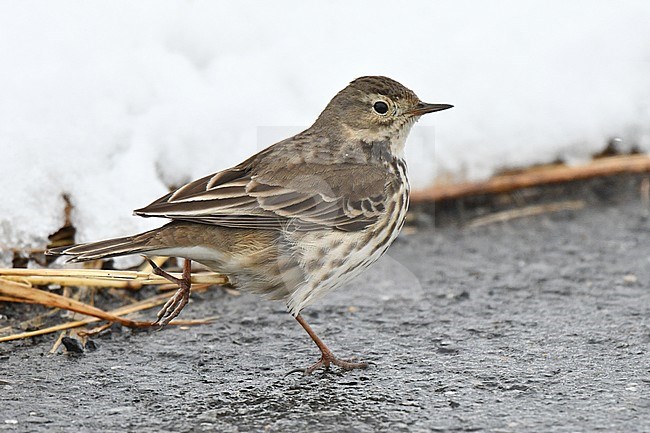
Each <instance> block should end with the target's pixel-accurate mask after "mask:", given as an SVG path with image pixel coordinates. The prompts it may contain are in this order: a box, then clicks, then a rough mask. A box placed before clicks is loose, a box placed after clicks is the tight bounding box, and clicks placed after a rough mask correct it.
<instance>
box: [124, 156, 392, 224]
mask: <svg viewBox="0 0 650 433" xmlns="http://www.w3.org/2000/svg"><path fill="white" fill-rule="evenodd" d="M386 186H387V174H386V172H385V170H384V169H383V168H382V167H379V166H370V165H364V164H336V165H332V164H306V163H304V164H301V165H294V166H291V167H287V166H280V167H278V166H277V165H272V164H266V165H265V164H260V163H259V161H257V164H254V163H253V161H251V160H249V161H246V162H244V163H242V164H240V165H239V166H236V167H233V168H231V169H228V170H224V171H221V172H219V173H216V174H214V175H211V176H207V177H204V178H202V179H198V180H196V181H194V182H191V183H188V184H186V185H184V186H182V187H181V188H179V189H177V190H176V191H173V192H171V193H169V194H167V195H165V196H163V197H161V198H160V199H158V200H156V201H154V202H153V203H151V204H150V205H149V206H146V207H144V208H142V209H138V210H136V211H135V213H136V214H137V215H140V216H144V217H164V218H170V219H175V220H185V221H193V222H197V223H205V224H215V225H220V226H225V227H236V228H251V229H264V230H276V229H281V228H283V227H288V226H291V227H292V228H295V229H297V230H318V229H323V228H330V229H336V230H342V231H357V230H363V229H365V228H366V227H368V226H370V225H372V224H373V223H374V222H376V221H377V218H378V217H379V216H380V215H381V214H382V213H383V212H385V208H384V204H383V203H384V196H385V189H386Z"/></svg>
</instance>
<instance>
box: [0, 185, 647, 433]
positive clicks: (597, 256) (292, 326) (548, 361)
mask: <svg viewBox="0 0 650 433" xmlns="http://www.w3.org/2000/svg"><path fill="white" fill-rule="evenodd" d="M634 197H635V195H634V194H630V195H629V196H626V198H625V199H617V200H614V201H612V200H604V201H603V200H596V201H588V202H587V205H586V207H585V208H584V209H582V210H578V211H565V212H559V213H549V214H544V215H541V216H537V217H531V218H524V219H518V220H511V221H508V222H504V223H495V224H490V225H487V226H483V227H478V228H467V227H466V226H464V225H462V224H444V225H443V226H442V227H437V228H436V227H435V226H433V225H432V224H424V225H422V226H420V227H417V228H412V229H411V230H410V231H409V233H405V234H404V235H402V236H400V238H399V239H398V241H397V242H396V243H395V244H394V245H393V247H391V249H390V250H389V256H387V257H384V258H382V259H381V260H380V261H379V262H378V263H377V264H376V265H375V266H374V267H373V268H371V269H370V270H369V271H367V272H366V273H365V274H363V275H362V276H361V277H360V278H358V279H357V280H355V281H354V282H353V283H351V284H350V285H349V286H347V287H345V288H342V289H340V290H339V291H337V292H335V293H332V294H330V295H329V296H327V297H326V298H325V299H324V300H323V301H322V302H320V303H318V304H316V305H314V306H312V307H310V308H309V309H307V310H305V312H304V314H303V315H304V317H305V318H306V319H307V321H309V322H310V324H311V325H312V327H313V328H314V329H315V331H316V332H317V333H318V334H319V335H320V336H321V337H322V338H323V339H324V340H325V342H326V343H328V344H329V346H330V347H331V349H332V350H333V351H334V352H335V353H336V354H337V355H338V356H340V357H343V358H347V357H356V358H357V359H363V360H367V361H370V362H371V363H372V364H371V366H370V367H369V368H368V369H367V370H356V371H351V372H345V373H341V372H339V371H337V370H336V369H333V371H331V372H328V373H316V374H314V375H312V376H307V377H306V376H302V375H301V374H291V375H288V376H287V375H286V373H287V372H289V371H290V370H292V369H294V368H298V367H306V366H308V365H309V364H310V363H312V362H314V361H316V359H317V356H318V352H317V350H316V347H315V346H314V345H313V343H312V342H311V341H310V340H309V337H308V336H307V335H306V334H305V333H304V331H303V330H302V329H301V328H300V327H299V325H298V324H297V323H296V322H295V321H294V320H293V319H292V318H291V316H289V315H288V314H287V313H286V312H285V309H284V307H283V305H282V304H280V303H272V302H266V301H262V300H260V299H259V298H257V297H256V296H254V295H248V294H243V295H241V296H234V295H232V294H231V293H228V292H226V291H224V290H222V289H219V288H216V289H212V290H210V291H208V292H205V293H196V294H194V295H193V300H192V302H191V303H190V304H189V305H188V306H187V307H186V309H185V310H184V311H183V314H182V317H183V318H201V317H206V316H216V317H217V319H216V320H215V322H214V323H212V324H209V325H203V326H197V327H188V328H178V327H176V328H172V327H169V328H167V329H164V330H162V331H159V332H142V331H131V330H128V329H123V328H119V327H115V328H113V329H112V330H111V331H110V332H107V333H105V334H104V335H102V336H100V337H96V338H95V339H94V341H95V343H96V344H97V346H98V348H97V350H94V351H89V350H87V351H85V352H84V353H82V354H71V353H64V351H60V352H59V353H57V354H54V355H48V354H47V352H48V350H49V349H50V347H51V346H52V341H53V338H54V337H53V336H46V337H39V338H35V339H32V340H26V341H20V342H15V343H10V344H2V345H0V431H10V432H14V431H15V432H53V431H56V432H59V431H61V432H68V431H69V432H73V431H74V432H125V431H137V432H204V431H207V432H212V431H214V432H247V431H260V432H288V431H301V432H348V431H350V432H378V431H386V432H400V431H404V432H430V431H441V432H482V431H485V432H594V431H605V432H648V431H650V354H649V348H650V320H649V318H650V218H649V216H648V210H649V209H648V208H647V205H646V204H645V203H643V202H642V201H640V200H638V199H635V198H634ZM451 219H453V218H451ZM9 311H10V310H9ZM143 314H146V315H148V316H153V315H154V314H155V313H154V312H153V311H148V312H146V313H143ZM148 316H147V318H148ZM141 318H144V316H141Z"/></svg>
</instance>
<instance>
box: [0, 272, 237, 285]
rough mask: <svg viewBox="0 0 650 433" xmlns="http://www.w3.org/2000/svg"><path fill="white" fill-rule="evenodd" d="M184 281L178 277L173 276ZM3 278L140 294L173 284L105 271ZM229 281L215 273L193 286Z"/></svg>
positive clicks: (4, 276)
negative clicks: (145, 289)
mask: <svg viewBox="0 0 650 433" xmlns="http://www.w3.org/2000/svg"><path fill="white" fill-rule="evenodd" d="M171 274H172V275H174V276H178V277H180V274H178V273H171ZM0 278H2V279H4V280H11V281H14V282H18V283H23V284H27V285H32V286H41V285H47V284H59V285H61V286H93V287H113V288H116V289H129V290H138V289H140V288H141V287H142V286H144V285H161V284H169V280H166V279H164V278H163V277H160V276H158V275H154V274H152V273H150V272H140V271H107V270H101V269H12V268H6V269H0ZM227 282H228V278H227V277H226V276H224V275H221V274H217V273H214V272H204V273H198V274H193V275H192V284H226V283H227Z"/></svg>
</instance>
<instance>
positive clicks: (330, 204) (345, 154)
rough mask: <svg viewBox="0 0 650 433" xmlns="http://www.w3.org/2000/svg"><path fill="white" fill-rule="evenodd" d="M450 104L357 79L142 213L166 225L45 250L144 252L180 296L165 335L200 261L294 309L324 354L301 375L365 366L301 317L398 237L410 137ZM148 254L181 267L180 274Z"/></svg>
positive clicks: (80, 257)
mask: <svg viewBox="0 0 650 433" xmlns="http://www.w3.org/2000/svg"><path fill="white" fill-rule="evenodd" d="M452 107H453V106H452V105H449V104H432V103H425V102H422V101H421V100H420V99H419V98H418V97H417V96H416V94H415V93H414V92H413V91H411V90H410V89H408V88H406V87H405V86H403V85H402V84H400V83H398V82H397V81H395V80H393V79H391V78H388V77H384V76H364V77H360V78H357V79H355V80H353V81H352V82H350V84H349V85H348V86H346V87H345V88H344V89H343V90H341V91H340V92H338V93H337V94H336V95H335V96H334V97H333V98H332V99H331V101H330V102H329V103H328V104H327V106H326V107H325V109H324V110H323V111H322V112H321V114H320V115H319V116H318V118H317V119H316V121H315V122H314V123H313V125H312V126H310V127H309V128H307V129H306V130H305V131H303V132H300V133H298V134H296V135H294V136H293V137H290V138H287V139H285V140H282V141H279V142H277V143H275V144H273V145H271V146H269V147H267V148H266V149H264V150H262V151H260V152H259V153H257V154H255V155H253V156H251V157H250V158H248V159H246V160H245V161H243V162H241V163H240V164H238V165H235V166H233V167H231V168H228V169H225V170H222V171H219V172H217V173H215V174H211V175H209V176H206V177H203V178H200V179H198V180H195V181H192V182H190V183H187V184H185V185H183V186H181V187H180V188H178V189H175V190H173V191H171V192H169V193H168V194H166V195H164V196H162V197H160V198H159V199H157V200H155V201H154V202H152V203H151V204H149V205H148V206H145V207H143V208H141V209H137V210H135V211H134V214H135V215H139V216H142V217H159V218H166V219H168V220H170V221H169V222H167V223H166V224H164V225H162V226H161V227H159V228H156V229H154V230H150V231H147V232H144V233H140V234H136V235H133V236H126V237H121V238H116V239H109V240H103V241H99V242H91V243H84V244H77V245H72V246H66V247H59V248H54V249H51V250H48V251H47V253H48V254H52V255H67V256H71V259H70V261H72V262H80V261H86V260H97V259H103V258H109V257H115V256H123V255H130V254H140V255H143V256H144V257H145V258H147V260H149V262H150V263H151V265H152V267H153V272H154V273H155V274H157V275H161V276H163V277H165V278H167V279H168V280H169V281H172V282H174V283H175V284H177V285H178V287H179V288H178V290H177V291H176V293H175V294H174V295H173V296H172V297H171V298H170V299H169V301H168V302H167V303H166V304H165V305H164V306H163V307H162V309H161V310H160V312H159V313H158V318H157V320H156V321H155V322H154V323H155V324H156V325H158V326H164V325H166V324H168V323H169V322H170V321H171V320H172V319H173V318H175V317H176V316H178V314H179V313H180V312H181V310H182V309H183V307H184V306H185V305H186V304H187V303H188V300H189V297H190V292H191V263H192V261H196V262H198V263H200V264H202V265H204V266H206V267H207V268H209V269H211V270H214V271H217V272H220V273H223V274H225V275H227V276H228V279H229V281H230V283H231V284H232V285H233V286H235V287H237V288H239V289H240V290H242V291H248V292H253V293H257V294H260V295H263V296H264V297H266V298H268V299H272V300H282V301H284V302H285V303H286V306H287V309H288V312H289V313H290V314H291V315H292V316H293V317H294V318H295V319H296V320H297V321H298V323H299V324H300V325H301V326H302V327H303V328H304V330H305V331H306V332H307V334H308V335H309V336H310V337H311V339H312V340H313V341H314V343H315V344H316V346H317V347H318V349H319V350H320V352H321V353H320V358H319V359H318V360H317V361H316V362H315V363H314V364H312V365H311V366H309V367H307V368H305V369H298V370H297V371H302V372H303V373H304V374H311V373H313V372H314V371H316V370H319V369H323V370H325V371H327V370H329V369H330V366H331V365H335V366H337V367H339V368H340V369H342V370H353V369H359V368H366V367H367V366H368V363H367V362H354V361H352V360H345V359H341V358H338V357H336V356H335V355H334V353H333V352H332V350H330V348H329V347H328V346H327V345H326V344H325V343H324V342H323V340H321V339H320V338H319V337H318V335H317V334H316V333H315V332H314V330H313V329H312V328H311V327H310V325H309V324H308V323H307V322H306V321H305V319H304V318H303V317H302V315H301V311H302V310H303V309H304V308H305V307H307V306H308V305H311V304H312V303H313V302H314V301H316V300H318V299H319V298H321V297H322V296H323V295H325V294H326V293H328V292H330V291H332V290H333V289H336V288H338V287H340V286H342V285H344V284H346V283H347V282H348V281H350V280H352V279H353V278H354V277H356V276H357V275H359V274H360V273H361V272H362V271H364V270H365V269H366V268H368V267H369V266H370V265H371V264H373V263H374V262H376V261H377V259H379V257H381V256H382V255H383V254H384V252H386V250H387V249H388V247H389V246H390V245H391V244H392V243H393V241H394V240H395V239H396V237H397V235H398V234H399V232H400V230H401V228H402V226H403V225H404V221H405V217H406V213H407V209H408V206H409V192H410V186H409V180H408V175H407V165H406V161H405V155H404V148H405V143H406V139H407V136H408V134H409V132H410V130H411V127H412V126H413V124H414V123H415V122H416V121H417V120H418V119H419V118H420V117H421V116H422V115H424V114H427V113H432V112H436V111H441V110H446V109H448V108H452ZM151 256H166V257H178V258H184V259H185V260H184V265H183V273H182V277H180V278H178V277H175V276H172V275H171V274H169V273H167V272H165V271H163V270H162V269H160V268H159V267H158V266H156V265H155V263H153V262H152V261H151V260H150V257H151Z"/></svg>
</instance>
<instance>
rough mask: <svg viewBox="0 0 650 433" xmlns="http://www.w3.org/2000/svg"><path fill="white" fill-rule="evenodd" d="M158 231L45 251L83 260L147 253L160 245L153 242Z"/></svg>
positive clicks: (74, 260)
mask: <svg viewBox="0 0 650 433" xmlns="http://www.w3.org/2000/svg"><path fill="white" fill-rule="evenodd" d="M157 232H158V230H151V231H148V232H144V233H140V234H138V235H134V236H126V237H123V238H115V239H108V240H105V241H99V242H90V243H87V244H77V245H68V246H65V247H58V248H52V249H49V250H47V251H45V254H48V255H61V256H72V258H71V259H70V260H68V261H70V262H83V261H86V260H97V259H104V258H109V257H116V256H125V255H129V254H139V253H145V252H147V251H152V250H155V249H157V248H159V247H160V246H159V245H156V244H155V243H153V242H152V240H154V238H155V235H156V233H157Z"/></svg>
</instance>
